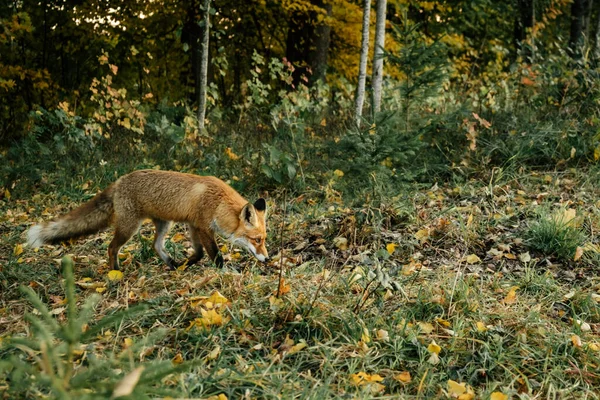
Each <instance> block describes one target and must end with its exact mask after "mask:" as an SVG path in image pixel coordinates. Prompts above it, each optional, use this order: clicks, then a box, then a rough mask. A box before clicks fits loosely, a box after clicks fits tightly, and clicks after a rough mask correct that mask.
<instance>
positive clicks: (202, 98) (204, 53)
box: [198, 0, 210, 132]
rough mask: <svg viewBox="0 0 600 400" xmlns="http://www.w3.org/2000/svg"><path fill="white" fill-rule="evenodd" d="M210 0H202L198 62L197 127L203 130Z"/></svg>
mask: <svg viewBox="0 0 600 400" xmlns="http://www.w3.org/2000/svg"><path fill="white" fill-rule="evenodd" d="M209 17H210V0H204V35H203V38H202V61H201V63H200V79H201V84H200V93H199V96H198V128H199V131H200V132H202V131H203V130H204V116H205V115H206V86H207V85H208V82H207V77H208V74H207V72H208V50H209V49H208V38H209V33H210V18H209Z"/></svg>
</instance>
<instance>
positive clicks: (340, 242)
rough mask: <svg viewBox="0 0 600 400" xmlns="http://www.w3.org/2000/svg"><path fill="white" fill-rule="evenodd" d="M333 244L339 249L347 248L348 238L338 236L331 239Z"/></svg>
mask: <svg viewBox="0 0 600 400" xmlns="http://www.w3.org/2000/svg"><path fill="white" fill-rule="evenodd" d="M333 245H334V246H335V247H337V248H338V249H340V250H347V249H348V239H346V238H345V237H341V236H338V237H336V238H334V239H333Z"/></svg>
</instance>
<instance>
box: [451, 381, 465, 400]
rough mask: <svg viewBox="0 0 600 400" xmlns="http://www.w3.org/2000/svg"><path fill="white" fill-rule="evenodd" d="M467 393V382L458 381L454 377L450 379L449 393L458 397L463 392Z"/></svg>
mask: <svg viewBox="0 0 600 400" xmlns="http://www.w3.org/2000/svg"><path fill="white" fill-rule="evenodd" d="M464 393H467V384H466V383H458V382H456V381H453V380H452V379H449V380H448V394H449V395H450V396H451V397H458V396H460V395H461V394H464Z"/></svg>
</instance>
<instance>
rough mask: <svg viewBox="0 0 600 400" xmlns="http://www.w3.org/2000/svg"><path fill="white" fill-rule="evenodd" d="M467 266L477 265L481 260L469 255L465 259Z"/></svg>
mask: <svg viewBox="0 0 600 400" xmlns="http://www.w3.org/2000/svg"><path fill="white" fill-rule="evenodd" d="M466 260H467V264H477V263H480V262H481V258H479V257H478V256H477V255H475V254H469V255H468V256H467V258H466Z"/></svg>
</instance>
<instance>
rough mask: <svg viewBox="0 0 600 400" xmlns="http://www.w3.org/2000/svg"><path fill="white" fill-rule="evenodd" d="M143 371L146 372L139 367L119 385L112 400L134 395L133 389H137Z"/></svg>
mask: <svg viewBox="0 0 600 400" xmlns="http://www.w3.org/2000/svg"><path fill="white" fill-rule="evenodd" d="M142 371H144V367H137V368H136V369H134V370H133V371H131V372H130V373H128V374H127V375H125V377H124V378H123V379H121V381H119V383H117V385H116V386H115V389H114V390H113V393H112V396H111V397H110V398H111V399H116V398H118V397H122V396H129V395H130V394H131V393H133V389H135V385H137V383H138V381H139V380H140V376H142Z"/></svg>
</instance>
